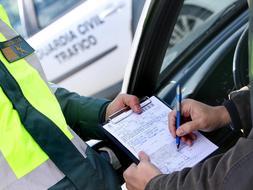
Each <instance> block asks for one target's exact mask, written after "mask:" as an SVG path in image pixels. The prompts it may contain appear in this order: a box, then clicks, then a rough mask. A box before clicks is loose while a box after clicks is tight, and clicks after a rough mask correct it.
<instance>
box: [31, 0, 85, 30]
mask: <svg viewBox="0 0 253 190" xmlns="http://www.w3.org/2000/svg"><path fill="white" fill-rule="evenodd" d="M82 1H84V0H66V1H62V0H34V7H35V12H36V16H37V19H38V23H39V26H40V28H44V27H45V26H47V25H48V24H50V23H51V22H53V21H54V20H55V19H56V18H57V17H59V16H61V15H63V14H64V13H66V12H67V11H68V10H70V9H71V8H73V7H74V6H76V5H77V4H78V3H80V2H82Z"/></svg>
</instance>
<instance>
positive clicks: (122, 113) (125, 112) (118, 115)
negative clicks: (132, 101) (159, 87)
mask: <svg viewBox="0 0 253 190" xmlns="http://www.w3.org/2000/svg"><path fill="white" fill-rule="evenodd" d="M140 102H141V103H140V106H141V108H144V107H145V106H147V105H149V104H150V103H151V100H150V99H149V97H147V96H146V97H145V98H143V99H142V100H141V101H140ZM132 113H134V112H133V111H132V110H131V109H130V107H129V106H127V107H124V108H122V109H120V110H119V111H117V112H115V113H113V114H112V115H110V116H109V119H108V122H111V123H113V124H117V123H118V122H120V121H122V120H123V119H125V118H127V117H128V116H130V115H131V114H132Z"/></svg>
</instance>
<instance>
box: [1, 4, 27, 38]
mask: <svg viewBox="0 0 253 190" xmlns="http://www.w3.org/2000/svg"><path fill="white" fill-rule="evenodd" d="M0 4H1V5H3V7H4V8H5V10H6V11H7V14H8V16H9V19H10V22H11V25H12V26H13V27H14V28H15V30H16V31H17V32H18V33H20V34H23V33H24V32H23V31H22V27H21V21H20V17H19V12H18V11H19V10H18V3H17V0H8V1H6V0H0Z"/></svg>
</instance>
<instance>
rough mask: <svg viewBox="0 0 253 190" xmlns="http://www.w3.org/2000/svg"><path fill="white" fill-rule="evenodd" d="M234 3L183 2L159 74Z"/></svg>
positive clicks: (225, 0) (211, 0) (227, 0)
mask: <svg viewBox="0 0 253 190" xmlns="http://www.w3.org/2000/svg"><path fill="white" fill-rule="evenodd" d="M235 2H237V0H223V1H220V0H206V1H202V0H185V1H184V5H183V7H182V9H181V12H180V14H179V17H178V20H177V22H176V25H175V27H174V31H173V33H172V36H171V39H170V42H169V45H168V48H167V50H166V54H165V57H164V60H163V65H162V67H161V71H160V72H161V73H162V72H163V71H164V69H165V68H167V67H169V66H172V65H173V64H172V62H173V60H175V59H176V58H177V57H178V56H180V54H181V53H182V52H184V50H186V49H187V48H188V47H189V46H190V45H191V44H193V43H194V42H195V41H197V39H198V38H199V37H200V36H201V35H202V34H204V33H205V32H207V31H208V29H209V28H210V26H212V25H213V24H214V23H215V21H216V20H218V19H219V17H220V16H221V15H222V14H223V13H224V12H225V10H228V8H229V7H230V6H232V5H233V4H234V3H235ZM171 64H172V65H171Z"/></svg>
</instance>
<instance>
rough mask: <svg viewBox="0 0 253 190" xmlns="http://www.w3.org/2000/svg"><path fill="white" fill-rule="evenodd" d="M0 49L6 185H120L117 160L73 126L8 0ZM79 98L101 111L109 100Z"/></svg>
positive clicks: (0, 171)
mask: <svg viewBox="0 0 253 190" xmlns="http://www.w3.org/2000/svg"><path fill="white" fill-rule="evenodd" d="M0 50H1V53H0V189H8V190H9V189H15V190H16V189H19V190H23V189H24V190H27V189H32V190H34V189H36V190H37V189H38V190H40V189H41V190H42V189H112V190H114V189H120V185H119V183H118V179H117V176H116V175H115V173H114V171H113V170H112V169H111V166H110V165H109V164H107V162H106V161H105V160H103V159H101V158H100V157H99V156H98V155H97V154H96V153H95V152H94V151H93V150H92V149H90V148H89V147H88V146H87V145H86V144H85V143H84V142H83V141H82V140H81V139H80V137H79V136H77V135H76V134H75V133H74V132H73V131H72V130H71V129H70V128H69V127H68V125H67V123H66V121H65V117H64V115H63V112H62V109H61V106H60V104H59V102H58V100H57V98H56V96H55V95H54V93H52V89H50V88H49V87H48V85H47V83H46V82H45V81H44V80H43V79H45V76H44V74H43V71H42V69H41V66H40V64H39V61H38V59H37V57H36V55H35V54H34V53H33V52H32V48H31V47H30V46H29V45H28V44H27V43H26V42H25V41H24V40H23V38H22V37H21V36H19V35H18V34H17V33H16V32H15V31H14V30H13V29H12V27H11V25H10V22H9V20H8V16H7V14H6V13H5V11H4V9H3V7H2V6H0ZM36 69H39V70H40V73H39V72H38V71H37V70H36ZM64 93H65V92H64ZM67 93H68V92H67ZM67 93H66V94H67ZM64 96H65V95H63V96H61V97H64ZM66 96H68V95H66ZM79 98H80V102H82V101H85V102H88V104H87V105H88V106H85V107H86V108H85V109H90V110H91V112H92V110H94V114H93V115H97V116H98V115H99V114H97V113H98V112H101V110H102V109H103V108H104V106H105V104H106V102H105V101H100V100H91V99H88V100H87V98H85V97H79ZM75 99H76V97H75ZM78 101H79V100H78ZM92 102H94V103H93V104H92ZM77 110H78V111H79V113H80V108H79V107H78V109H77ZM90 117H91V118H92V117H94V116H90ZM87 124H89V122H88V123H87Z"/></svg>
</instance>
